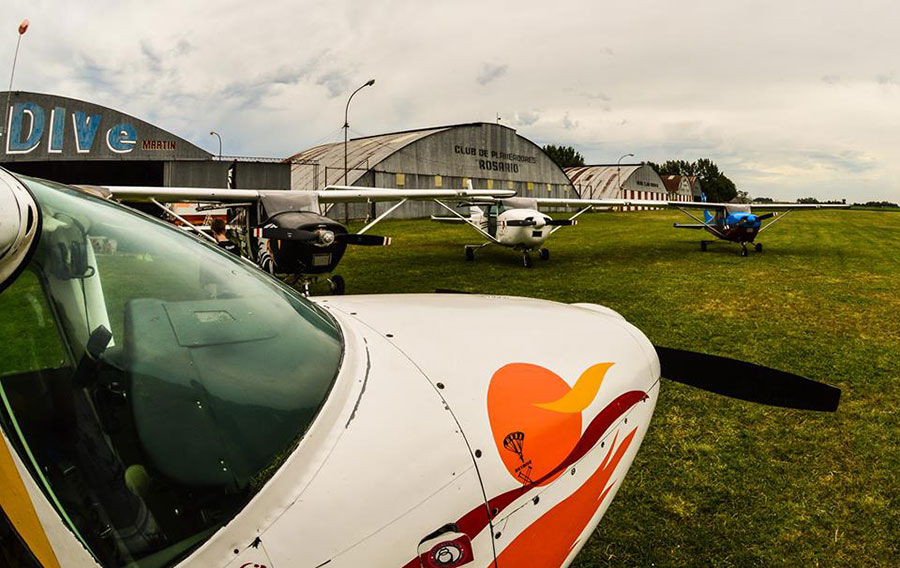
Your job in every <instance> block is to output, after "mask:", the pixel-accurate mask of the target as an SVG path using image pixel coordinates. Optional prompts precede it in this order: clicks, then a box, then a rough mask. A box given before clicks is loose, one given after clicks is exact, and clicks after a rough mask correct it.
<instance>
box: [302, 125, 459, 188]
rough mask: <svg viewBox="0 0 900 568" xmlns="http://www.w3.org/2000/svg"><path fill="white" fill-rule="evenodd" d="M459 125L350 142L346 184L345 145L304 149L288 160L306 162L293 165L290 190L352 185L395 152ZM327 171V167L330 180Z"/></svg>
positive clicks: (356, 139)
mask: <svg viewBox="0 0 900 568" xmlns="http://www.w3.org/2000/svg"><path fill="white" fill-rule="evenodd" d="M456 126H463V125H453V126H438V127H435V128H425V129H421V130H408V131H404V132H393V133H389V134H380V135H378V136H367V137H365V138H354V139H352V140H349V141H348V142H347V165H348V168H349V169H350V171H349V172H348V173H347V182H346V183H345V182H344V179H343V175H344V143H343V142H334V143H331V144H322V145H320V146H315V147H313V148H310V149H308V150H304V151H302V152H300V153H299V154H295V155H293V156H291V157H290V158H289V160H291V161H292V162H300V161H302V162H306V163H305V164H298V163H294V164H293V165H292V166H291V189H304V190H310V189H323V188H324V187H325V185H326V183H329V184H337V183H339V184H343V185H353V183H354V182H355V181H356V180H358V179H359V178H360V177H362V176H363V175H365V173H366V172H367V171H368V170H369V169H370V168H372V167H374V166H375V165H376V164H378V163H379V162H381V161H383V160H385V159H386V158H388V157H389V156H390V155H391V154H393V153H394V152H396V151H398V150H400V149H401V148H403V147H405V146H408V145H409V144H412V143H413V142H416V141H418V140H421V139H422V138H425V137H427V136H431V135H432V134H436V133H438V132H443V131H445V130H449V129H451V128H454V127H456ZM310 162H315V163H316V164H317V165H311V164H310ZM326 168H328V175H327V179H326Z"/></svg>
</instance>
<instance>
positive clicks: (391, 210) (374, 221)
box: [356, 198, 409, 235]
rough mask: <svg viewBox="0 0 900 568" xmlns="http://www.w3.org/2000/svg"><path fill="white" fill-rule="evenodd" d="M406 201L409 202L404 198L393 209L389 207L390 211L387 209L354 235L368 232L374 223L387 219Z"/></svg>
mask: <svg viewBox="0 0 900 568" xmlns="http://www.w3.org/2000/svg"><path fill="white" fill-rule="evenodd" d="M407 201H409V199H406V198H404V199H401V200H400V202H399V203H397V204H396V205H394V206H393V207H391V208H390V209H388V210H387V211H385V212H384V213H382V214H381V215H379V216H378V217H375V218H374V219H372V222H370V223H369V224H368V225H366V226H365V227H363V228H362V229H360V230H359V231H358V232H357V233H356V234H357V235H361V234H363V233H365V232H366V231H368V230H369V229H371V228H372V227H374V226H375V224H376V223H378V222H379V221H381V220H382V219H384V218H385V217H387V216H388V215H390V214H391V213H393V212H394V210H395V209H397V208H398V207H400V206H401V205H403V204H404V203H406V202H407Z"/></svg>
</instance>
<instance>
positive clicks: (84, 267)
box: [0, 178, 343, 566]
mask: <svg viewBox="0 0 900 568" xmlns="http://www.w3.org/2000/svg"><path fill="white" fill-rule="evenodd" d="M22 181H23V182H24V184H25V185H26V186H27V188H28V189H29V190H30V191H31V193H32V194H33V195H34V197H35V200H36V202H37V204H38V206H39V208H40V219H41V221H42V226H41V228H40V231H39V234H38V235H37V237H36V238H37V241H36V243H37V245H36V249H35V251H34V255H33V257H32V258H31V259H30V260H29V261H28V262H27V263H26V264H25V265H24V268H25V270H24V272H22V273H21V274H19V275H18V276H17V278H15V280H14V281H13V282H12V283H11V285H10V286H9V288H8V289H7V290H5V291H3V293H2V294H0V313H4V318H3V319H2V321H0V395H2V396H0V399H2V401H3V406H2V408H0V424H2V427H3V429H4V431H5V432H6V434H7V436H8V437H9V438H10V440H11V441H12V442H13V444H14V446H15V448H16V450H17V451H18V453H19V455H20V457H21V459H22V460H23V462H25V463H26V465H27V466H28V467H29V468H30V469H31V471H32V474H33V476H34V478H35V482H36V483H37V484H38V486H39V487H41V489H42V490H43V491H44V493H45V495H46V497H47V499H48V501H49V502H51V503H52V504H53V505H54V506H55V507H56V509H57V512H58V513H59V515H60V517H61V518H62V520H63V522H64V523H65V524H66V525H67V526H68V527H69V528H70V530H71V531H72V532H73V534H74V535H75V536H76V537H78V538H79V539H80V540H81V541H82V543H83V544H84V545H85V547H86V548H87V549H89V550H90V551H91V553H92V554H93V555H94V556H95V557H96V558H97V560H98V561H99V562H100V563H101V564H103V565H104V566H124V565H128V564H130V563H132V562H135V561H140V560H142V559H147V558H150V557H152V558H153V559H154V560H153V562H154V564H153V565H159V566H164V565H169V564H171V563H172V562H174V561H176V560H177V559H178V558H181V557H183V556H184V555H185V554H187V553H188V552H189V551H190V550H192V549H193V548H195V547H196V546H199V544H200V543H202V542H203V541H204V540H205V539H206V538H208V537H209V536H210V535H211V534H212V532H214V531H215V530H216V529H218V528H219V527H220V526H222V525H223V524H225V523H226V522H228V520H230V519H231V518H232V517H233V516H234V515H235V514H236V513H237V512H238V511H239V510H240V509H241V508H242V507H243V506H244V504H246V502H247V501H248V500H249V498H250V497H251V496H252V494H253V493H254V492H255V491H256V490H258V489H259V488H260V487H261V486H262V484H264V483H265V481H266V479H267V478H268V476H269V475H270V474H271V473H272V472H273V471H274V470H275V469H277V467H278V466H279V465H280V464H281V463H282V461H283V460H284V459H285V457H286V456H287V455H289V454H290V453H291V451H292V449H293V448H294V447H295V445H296V443H297V442H298V440H299V439H300V438H301V437H302V435H303V434H304V432H305V431H306V430H307V428H308V427H309V426H310V424H311V423H312V421H313V420H314V418H315V416H316V414H317V413H318V410H319V409H320V408H321V406H322V404H323V403H324V401H325V399H326V398H327V396H328V393H329V392H330V389H331V386H332V384H333V382H334V380H335V377H336V375H337V372H338V369H339V366H340V361H341V357H342V349H343V347H342V339H341V334H340V331H339V328H338V327H337V325H336V324H335V322H334V321H333V320H332V319H331V318H330V316H328V315H327V314H326V313H325V312H323V311H322V310H320V309H319V308H317V307H316V306H315V305H314V304H312V303H310V302H308V301H307V300H305V299H304V298H302V297H301V296H300V295H299V294H296V293H294V292H293V291H292V290H290V289H289V288H287V287H285V286H283V285H281V284H280V283H279V282H277V281H276V280H274V279H273V278H270V277H268V276H267V275H265V274H263V273H262V272H260V271H259V270H257V269H256V268H255V267H254V266H253V265H251V264H249V263H246V262H245V261H243V260H241V259H239V258H237V257H235V256H234V255H231V254H229V253H227V252H223V251H222V250H220V249H218V247H214V246H211V245H208V244H206V243H204V242H201V241H199V240H197V239H195V238H192V237H189V236H187V235H185V234H184V233H182V232H181V231H180V230H178V229H176V228H174V227H171V226H169V225H166V224H164V223H162V222H159V221H156V220H154V219H151V218H149V217H146V216H143V215H140V214H138V213H135V212H132V211H130V210H128V209H126V208H124V207H120V206H118V205H115V204H112V203H109V202H107V201H104V200H102V199H98V198H95V197H90V196H87V195H85V194H83V193H80V192H78V191H75V190H73V189H72V188H68V187H65V186H60V185H58V184H53V183H50V182H44V181H39V180H34V179H28V178H23V180H22ZM0 192H2V187H0Z"/></svg>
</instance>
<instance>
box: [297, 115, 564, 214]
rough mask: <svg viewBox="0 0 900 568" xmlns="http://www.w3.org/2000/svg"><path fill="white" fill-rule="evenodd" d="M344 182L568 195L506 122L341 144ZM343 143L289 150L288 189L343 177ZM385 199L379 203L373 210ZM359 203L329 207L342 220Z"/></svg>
mask: <svg viewBox="0 0 900 568" xmlns="http://www.w3.org/2000/svg"><path fill="white" fill-rule="evenodd" d="M347 151H348V156H349V157H348V164H349V166H350V168H351V171H350V172H349V173H348V175H347V179H348V180H349V182H350V184H349V185H356V186H373V187H385V188H389V187H398V188H406V189H441V188H443V189H460V188H466V187H467V186H468V182H469V181H470V180H471V182H472V185H473V187H475V188H476V189H512V190H515V191H517V192H518V193H519V194H520V195H523V196H529V195H535V196H542V197H571V196H573V195H574V193H573V192H572V185H571V183H570V182H569V179H568V178H567V177H566V175H565V173H564V172H563V171H562V169H560V168H559V166H557V165H556V163H555V162H553V160H551V159H550V157H549V156H547V154H546V153H544V151H543V150H541V148H540V147H539V146H537V145H536V144H535V143H533V142H531V141H530V140H528V139H526V138H524V137H522V136H520V135H519V134H517V133H516V131H515V130H514V129H512V128H509V127H507V126H503V125H500V124H494V123H485V122H480V123H470V124H457V125H450V126H441V127H435V128H428V129H420V130H410V131H404V132H395V133H390V134H382V135H378V136H371V137H366V138H356V139H353V140H351V141H349V143H348V145H347ZM343 152H344V145H343V143H334V144H325V145H322V146H317V147H315V148H310V149H309V150H305V151H303V152H300V153H299V154H297V155H295V156H294V157H293V158H292V160H294V161H295V165H294V166H293V169H292V177H291V185H292V187H293V188H294V189H321V188H324V187H325V186H326V185H328V184H335V183H337V184H340V183H342V182H343V159H344V153H343ZM390 206H391V204H384V203H379V204H378V205H377V211H378V213H381V212H383V211H385V210H386V209H387V208H389V207H390ZM366 212H367V207H366V205H365V204H353V205H349V206H347V207H346V208H345V207H344V206H343V205H341V206H339V207H337V208H333V209H332V211H331V212H330V215H331V216H333V217H335V218H338V219H342V218H343V217H344V216H347V217H349V218H351V219H356V218H363V217H365V216H366ZM442 212H444V210H443V209H441V208H440V206H438V205H436V204H434V203H430V202H421V203H406V204H405V205H403V206H402V207H401V208H400V209H398V210H397V211H396V212H395V213H394V214H393V215H394V216H396V217H402V218H414V217H427V216H428V215H431V214H441V213H442Z"/></svg>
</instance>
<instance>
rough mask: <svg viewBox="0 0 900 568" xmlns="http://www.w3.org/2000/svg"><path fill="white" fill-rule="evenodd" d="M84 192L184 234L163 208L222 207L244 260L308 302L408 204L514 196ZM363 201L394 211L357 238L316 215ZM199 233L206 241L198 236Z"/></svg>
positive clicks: (379, 240)
mask: <svg viewBox="0 0 900 568" xmlns="http://www.w3.org/2000/svg"><path fill="white" fill-rule="evenodd" d="M86 189H89V190H91V191H95V192H97V193H100V194H107V193H111V195H112V197H114V198H116V199H120V200H123V201H128V202H140V201H146V202H152V203H155V204H156V205H158V206H159V207H161V208H162V209H163V210H164V211H165V212H166V213H168V214H169V215H171V216H173V217H175V218H176V219H178V220H180V221H182V222H183V224H184V226H185V227H186V228H193V226H192V225H191V223H190V222H189V221H187V220H184V219H183V218H182V217H181V216H179V215H178V213H177V212H176V210H175V209H174V208H172V207H167V206H166V205H164V204H165V203H173V202H188V203H204V204H210V203H216V204H218V205H212V206H208V207H221V206H222V204H225V205H227V206H228V207H230V208H232V210H234V211H236V213H237V214H236V215H235V216H234V219H233V220H232V222H231V225H232V226H233V227H236V228H237V233H238V236H239V238H240V239H241V241H242V242H243V248H244V249H245V250H246V251H247V253H248V256H249V257H250V258H251V259H252V260H253V261H255V262H256V263H257V264H258V265H259V266H260V267H261V268H262V269H263V270H265V271H267V272H269V273H271V274H282V275H287V276H290V277H291V278H292V279H293V282H292V283H293V284H297V283H298V282H299V283H300V284H301V285H302V287H303V289H304V290H306V292H307V294H308V292H309V288H310V285H311V284H312V283H313V282H315V281H316V279H317V278H319V277H321V276H324V275H327V274H331V273H332V272H333V271H334V270H335V268H336V267H337V265H338V263H339V262H340V260H341V258H342V257H343V256H344V251H345V250H346V248H347V245H362V246H383V245H389V244H390V243H391V239H390V238H389V237H379V236H375V235H368V234H365V233H366V232H367V231H368V230H369V229H371V228H372V227H373V226H375V225H376V224H377V223H378V222H379V221H381V220H382V219H384V218H385V217H387V216H388V215H390V214H391V213H392V212H394V211H395V210H396V209H397V208H398V207H400V206H401V205H403V204H404V203H406V202H407V201H410V200H413V201H422V200H429V201H430V200H432V199H443V200H447V201H466V200H469V199H477V198H492V197H498V196H504V195H507V196H508V195H513V194H514V192H512V191H506V190H473V189H461V190H452V189H438V190H434V189H428V190H401V189H381V188H360V187H351V186H329V187H327V188H325V189H324V190H321V191H279V190H256V189H204V188H176V187H132V186H128V187H125V186H121V187H120V186H106V187H90V188H86ZM367 201H369V202H372V201H396V202H397V204H396V205H394V206H392V207H390V208H389V209H388V210H387V211H385V212H384V213H383V214H382V215H380V216H378V217H377V218H375V219H373V220H372V221H371V222H369V223H368V224H367V225H366V226H364V227H363V228H362V229H360V231H359V232H357V233H350V232H349V231H348V230H347V227H345V226H344V225H343V224H341V223H339V222H337V221H335V220H334V219H329V218H328V217H326V216H325V215H323V214H322V209H321V207H324V206H326V205H330V204H334V203H353V202H367ZM197 232H198V233H199V234H201V235H203V236H206V235H205V234H204V233H202V232H200V231H199V230H197ZM207 238H208V237H207ZM327 281H328V283H329V285H330V287H331V291H332V293H334V294H343V293H344V289H345V283H344V279H343V278H342V277H341V276H339V275H333V274H332V275H330V276H329V277H327Z"/></svg>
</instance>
